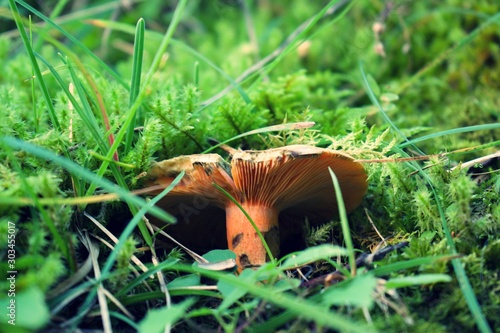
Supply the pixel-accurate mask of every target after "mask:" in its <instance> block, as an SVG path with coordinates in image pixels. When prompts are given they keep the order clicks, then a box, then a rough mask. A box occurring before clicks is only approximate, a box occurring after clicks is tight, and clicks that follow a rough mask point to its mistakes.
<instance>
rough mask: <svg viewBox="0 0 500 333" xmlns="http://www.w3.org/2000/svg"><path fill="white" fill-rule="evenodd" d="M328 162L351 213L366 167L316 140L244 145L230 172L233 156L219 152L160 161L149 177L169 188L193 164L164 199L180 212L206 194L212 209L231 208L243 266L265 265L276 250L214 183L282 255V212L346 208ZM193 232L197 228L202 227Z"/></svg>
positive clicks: (231, 243) (233, 245)
mask: <svg viewBox="0 0 500 333" xmlns="http://www.w3.org/2000/svg"><path fill="white" fill-rule="evenodd" d="M328 167H330V168H331V169H332V170H333V172H334V173H335V174H336V176H337V178H338V180H339V183H340V187H341V190H342V194H343V198H344V202H345V205H346V210H347V212H351V211H352V210H354V209H355V208H356V207H357V206H358V205H359V204H360V203H361V200H362V198H363V196H364V194H365V192H366V189H367V176H366V173H365V170H364V168H363V166H362V165H361V164H360V163H357V162H355V161H354V159H353V158H352V157H350V156H349V155H347V154H345V153H342V152H338V151H332V150H328V149H322V148H317V147H312V146H305V145H294V146H288V147H283V148H274V149H268V150H263V151H251V150H250V151H237V152H235V153H234V154H233V156H232V159H231V165H230V172H229V168H228V165H227V163H226V162H225V161H224V160H223V159H222V158H221V157H220V156H219V155H216V154H209V155H191V156H180V157H177V158H174V159H171V160H167V161H163V162H160V163H157V164H156V165H155V166H154V167H153V169H152V170H151V172H150V173H149V176H150V178H151V179H152V184H155V185H161V186H162V187H166V186H168V185H169V184H170V183H171V182H172V180H173V179H174V177H175V176H176V175H178V174H179V172H180V171H182V170H185V171H186V175H185V177H184V179H183V180H182V181H181V183H180V184H179V185H177V186H176V187H175V188H174V189H173V190H172V191H171V192H170V193H169V194H168V195H167V196H166V197H165V198H164V199H163V200H162V201H161V202H160V203H159V205H160V206H162V207H163V208H164V209H166V210H167V211H169V212H171V213H174V214H175V213H176V212H175V211H177V212H178V213H179V207H180V206H182V205H189V204H190V203H191V205H193V203H194V200H195V199H196V198H197V197H198V198H202V199H203V202H205V204H206V205H205V208H208V207H209V206H212V207H218V208H221V209H223V210H224V211H225V214H226V238H227V246H228V248H229V249H230V250H232V251H234V252H235V253H236V261H237V264H238V267H239V270H242V269H244V268H246V267H256V266H260V265H262V264H263V263H265V262H266V261H267V260H269V257H268V255H267V253H266V250H265V248H264V246H263V244H262V242H261V240H260V238H259V236H258V233H257V232H256V231H255V229H254V227H253V226H252V225H251V223H250V222H249V221H248V219H247V217H246V216H245V214H244V213H243V212H242V211H241V210H240V208H239V207H238V206H237V205H235V204H234V203H233V202H232V201H231V200H230V199H229V198H227V197H226V196H225V195H224V194H223V193H222V192H221V191H219V190H218V189H216V188H215V187H214V185H213V184H217V185H218V186H220V187H222V188H223V189H224V190H225V191H227V192H228V193H229V194H231V196H233V197H234V199H235V200H236V201H238V203H239V204H240V205H241V207H242V208H243V209H244V210H245V212H246V213H248V215H249V216H250V217H251V218H252V220H253V222H254V223H255V225H256V227H257V228H258V229H259V231H260V232H261V233H262V235H263V236H264V239H265V240H266V243H267V244H268V246H269V248H270V250H271V252H272V255H273V256H277V255H279V249H280V230H279V216H280V213H281V212H286V213H291V214H294V215H297V216H301V217H303V216H304V217H305V216H314V217H321V218H323V219H329V218H332V217H334V216H336V215H338V207H337V200H336V198H335V192H334V189H333V185H332V181H331V177H330V174H329V171H328ZM158 192H159V191H158ZM198 206H199V207H201V205H198ZM172 210H174V211H172ZM181 215H182V212H181ZM202 215H203V214H202ZM188 222H189V221H188ZM191 233H192V234H193V235H194V234H195V233H196V230H191ZM203 236H204V237H210V235H203Z"/></svg>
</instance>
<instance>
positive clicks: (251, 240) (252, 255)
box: [226, 204, 280, 271]
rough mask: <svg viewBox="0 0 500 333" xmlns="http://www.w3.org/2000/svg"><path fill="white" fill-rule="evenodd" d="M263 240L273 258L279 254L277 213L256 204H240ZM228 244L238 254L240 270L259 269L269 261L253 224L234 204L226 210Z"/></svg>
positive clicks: (237, 261)
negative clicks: (254, 226)
mask: <svg viewBox="0 0 500 333" xmlns="http://www.w3.org/2000/svg"><path fill="white" fill-rule="evenodd" d="M241 206H242V207H243V209H244V210H245V211H246V212H247V213H248V215H250V217H251V218H252V220H253V222H254V223H255V225H256V226H257V228H258V229H259V231H260V232H261V233H262V235H263V236H264V239H265V241H266V243H267V245H268V246H269V248H270V250H271V252H272V254H273V256H277V255H278V254H279V248H280V242H279V224H278V215H279V212H278V210H277V209H273V208H269V207H265V206H262V205H256V204H241ZM226 229H227V244H228V247H229V249H230V250H232V251H233V252H234V253H236V263H237V264H238V270H239V271H242V270H243V269H245V268H252V267H258V266H260V265H262V264H264V263H265V262H266V261H268V260H269V259H270V258H269V256H268V255H267V253H266V249H265V247H264V245H263V243H262V241H261V239H260V238H259V235H258V234H257V232H256V231H255V229H254V228H253V226H252V224H251V223H250V221H249V220H248V219H247V217H246V216H245V214H243V212H242V211H241V210H240V208H239V207H238V206H236V205H234V204H231V205H230V206H228V207H226Z"/></svg>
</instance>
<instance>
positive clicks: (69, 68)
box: [0, 0, 500, 332]
mask: <svg viewBox="0 0 500 333" xmlns="http://www.w3.org/2000/svg"><path fill="white" fill-rule="evenodd" d="M89 4H90V6H89V7H88V8H85V9H84V8H78V7H75V6H76V5H75V4H72V3H71V2H67V1H56V2H52V3H50V4H44V5H40V6H39V7H36V8H34V7H32V5H30V4H28V3H27V2H24V1H15V0H9V1H8V6H6V7H0V15H1V16H2V17H3V18H4V20H3V21H2V22H0V68H1V72H0V104H1V107H0V116H1V117H2V122H1V123H0V147H1V148H0V256H1V262H0V267H1V270H0V272H1V274H0V277H1V280H0V308H2V309H4V310H2V311H4V312H5V313H2V316H1V317H0V318H1V319H0V328H1V330H8V331H9V332H32V331H33V332H34V331H37V330H41V331H43V330H48V329H76V328H80V329H100V330H104V331H106V332H109V331H117V332H119V331H141V332H160V331H174V332H182V331H207V332H210V331H220V330H222V331H225V332H243V331H279V330H281V331H291V332H295V331H296V332H304V331H317V332H318V331H319V332H327V331H331V330H335V331H349V332H351V331H353V332H357V331H360V332H361V331H369V332H371V331H373V332H375V331H384V332H385V331H387V332H401V331H414V332H423V331H432V332H456V331H460V332H477V331H480V332H492V331H497V332H499V331H498V329H499V327H500V320H499V318H498V311H500V298H499V296H498V292H497V291H498V289H499V288H500V282H498V280H499V279H498V276H497V275H498V271H499V269H500V267H499V262H498V259H497V258H498V256H499V255H500V242H499V240H498V237H497V234H498V232H499V231H500V200H498V197H499V194H500V176H499V173H498V170H499V165H500V163H499V161H498V157H496V158H495V157H493V156H494V154H495V153H496V154H497V155H498V153H497V152H498V149H499V148H498V147H499V145H500V144H499V141H498V138H500V122H499V114H500V111H499V109H500V98H499V97H498V96H500V95H499V94H498V89H499V82H500V76H499V75H498V73H500V49H499V47H498V45H499V43H498V40H499V38H500V37H499V36H500V25H499V23H498V22H499V19H498V18H499V17H500V6H499V5H493V4H491V3H490V2H489V1H486V0H480V1H476V2H474V3H471V4H463V3H462V2H460V1H455V0H447V1H444V2H442V3H440V4H439V5H437V6H431V5H430V4H428V3H426V2H401V3H399V2H394V8H389V9H388V8H385V7H384V5H385V4H386V3H384V2H370V3H368V2H359V1H358V2H355V1H331V2H324V3H323V4H319V3H311V2H309V1H303V0H294V1H290V2H288V1H267V2H266V1H258V2H251V1H243V2H242V3H241V4H238V3H236V2H235V3H230V2H223V1H213V2H211V1H209V2H204V1H178V2H177V1H176V2H174V1H172V2H166V3H165V2H156V1H147V2H137V3H135V2H134V3H132V4H131V8H129V9H126V10H124V9H123V8H120V7H118V4H117V3H114V2H103V1H91V2H90V3H89ZM6 5H7V3H6ZM386 14H387V15H386ZM380 20H382V21H383V23H384V25H385V30H384V31H382V32H381V33H380V35H378V36H375V35H374V33H373V31H372V26H373V24H374V23H375V22H378V21H380ZM239 22H242V23H241V24H240V23H239ZM378 41H380V42H381V43H382V44H383V48H384V53H385V56H381V55H380V54H377V52H375V50H374V48H373V46H374V45H375V43H377V42H378ZM211 139H215V140H216V141H218V142H220V144H217V145H211V144H210V142H211V141H210V140H211ZM222 144H229V145H231V146H232V147H235V148H238V147H241V148H242V149H267V148H274V147H280V146H283V145H290V144H309V145H316V146H321V147H328V148H332V149H338V150H343V151H345V152H347V153H348V154H351V155H352V156H354V157H355V158H357V159H359V160H361V161H362V160H379V161H383V160H386V162H384V163H380V162H366V161H365V162H364V166H365V168H366V170H367V173H368V176H369V189H368V193H367V195H366V196H365V199H364V201H363V203H362V204H361V206H360V207H359V208H358V209H356V210H355V211H354V212H353V213H352V214H350V215H349V216H346V214H345V209H344V204H343V202H342V200H339V202H338V206H339V210H340V214H339V215H340V218H338V219H336V220H334V221H333V222H332V223H330V224H328V226H327V227H323V228H318V227H313V226H310V225H309V224H308V223H305V227H304V228H305V229H306V230H304V237H307V239H308V240H307V243H308V244H310V245H311V246H310V247H309V248H306V249H303V250H301V251H298V252H295V253H289V254H284V255H283V256H281V257H279V258H273V260H272V261H271V262H269V263H267V264H266V265H264V266H262V267H260V268H259V269H257V270H245V271H243V272H242V273H241V274H240V275H236V274H235V273H234V272H233V271H232V270H228V271H213V270H209V269H207V268H211V267H215V266H214V265H213V263H214V262H219V261H221V262H223V263H226V262H229V263H230V262H231V261H230V259H231V258H233V256H234V254H232V253H230V251H228V250H225V249H219V250H222V251H211V252H208V253H200V254H202V255H203V258H201V259H200V258H199V257H197V256H196V255H193V257H194V258H191V257H190V256H189V255H187V254H189V253H187V252H184V251H183V250H180V249H179V248H175V247H173V245H171V243H170V242H169V241H168V240H167V239H166V238H164V237H163V236H162V235H161V233H159V232H157V231H154V230H153V229H152V227H151V225H150V224H149V222H148V221H147V220H146V219H144V216H146V214H147V216H150V217H151V216H153V217H155V218H156V219H157V220H160V221H164V222H165V225H168V224H170V223H175V221H176V216H173V215H171V213H172V212H165V211H163V210H161V209H160V208H158V207H156V206H155V203H157V202H158V201H159V200H160V199H161V198H162V197H163V196H164V195H166V194H167V193H168V191H169V190H171V188H173V186H174V185H175V184H173V185H172V186H170V187H169V188H167V189H165V190H164V191H163V192H162V193H161V194H160V195H158V196H155V197H153V198H147V197H141V196H138V195H136V194H134V192H133V190H137V189H141V188H142V187H144V183H143V179H144V178H143V173H144V172H147V171H148V169H149V168H150V166H151V164H152V163H153V162H154V161H155V160H163V159H167V158H172V157H176V156H179V155H189V154H201V153H208V152H211V153H213V152H220V153H221V152H222V151H221V150H220V149H219V148H220V146H221V145H222ZM221 154H223V153H221ZM420 155H429V160H428V161H425V160H401V161H398V160H397V158H407V157H412V156H420ZM488 156H492V157H491V158H488ZM480 157H485V159H484V161H485V162H482V163H484V164H476V165H472V167H471V166H470V165H469V164H467V163H466V162H469V161H473V160H474V159H476V158H480ZM395 159H396V160H395ZM461 163H466V164H465V165H467V167H466V168H461V167H460V165H461ZM471 164H473V163H471ZM182 177H183V174H181V175H179V177H177V179H176V182H178V181H181V179H182ZM332 187H334V188H335V189H336V190H337V191H340V189H339V188H338V184H337V182H336V177H335V175H334V174H333V173H332ZM214 190H215V189H214ZM337 197H338V195H337ZM201 213H202V214H203V212H201ZM177 217H178V216H177ZM204 217H205V216H204ZM206 218H210V216H206ZM178 223H182V218H181V219H179V221H178ZM104 230H106V232H105V231H104ZM168 230H169V229H168V227H167V228H166V229H165V231H167V232H168ZM192 232H193V233H196V230H193V231H192ZM110 235H114V237H111V236H110ZM378 235H381V237H383V238H384V239H381V238H380V237H379V236H378ZM185 237H189V235H187V236H185ZM206 237H209V235H207V236H206ZM261 238H262V239H263V237H261ZM184 240H186V239H184ZM180 241H181V242H183V239H180ZM403 241H408V246H407V247H404V248H402V249H401V250H398V251H393V252H390V253H388V254H387V255H386V256H385V257H383V258H378V259H377V261H375V262H365V263H362V262H360V261H356V257H358V256H359V255H360V254H361V252H370V251H376V250H377V249H380V247H381V246H383V245H382V244H383V243H384V242H385V243H387V244H389V245H394V244H398V243H400V242H403ZM385 243H384V244H385ZM268 251H270V250H269V249H268ZM14 253H15V261H9V260H12V259H13V258H14ZM195 261H198V262H200V261H202V262H203V263H202V264H200V265H198V264H196V263H194V262H195ZM193 263H194V264H193ZM360 264H361V265H360ZM10 265H12V266H10ZM299 266H300V267H301V268H300V269H297V267H299ZM13 270H15V271H16V272H17V273H15V284H12V283H11V281H13V280H8V277H9V276H11V275H12V274H13V273H8V271H13ZM301 274H306V275H307V276H308V279H309V282H305V281H304V280H303V278H302V276H301ZM330 279H333V280H330ZM335 279H337V280H335ZM332 281H333V282H332ZM13 286H15V290H13V289H12V288H13ZM13 291H14V292H15V296H14V294H12V292H13ZM13 299H14V300H15V301H16V303H15V304H16V308H15V309H16V310H15V314H16V316H15V320H16V326H12V325H11V324H9V323H8V320H12V319H11V318H13V317H9V316H7V314H9V312H7V311H10V310H9V309H7V307H8V306H9V304H10V303H9V302H11V300H13ZM34 314H37V315H34Z"/></svg>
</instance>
